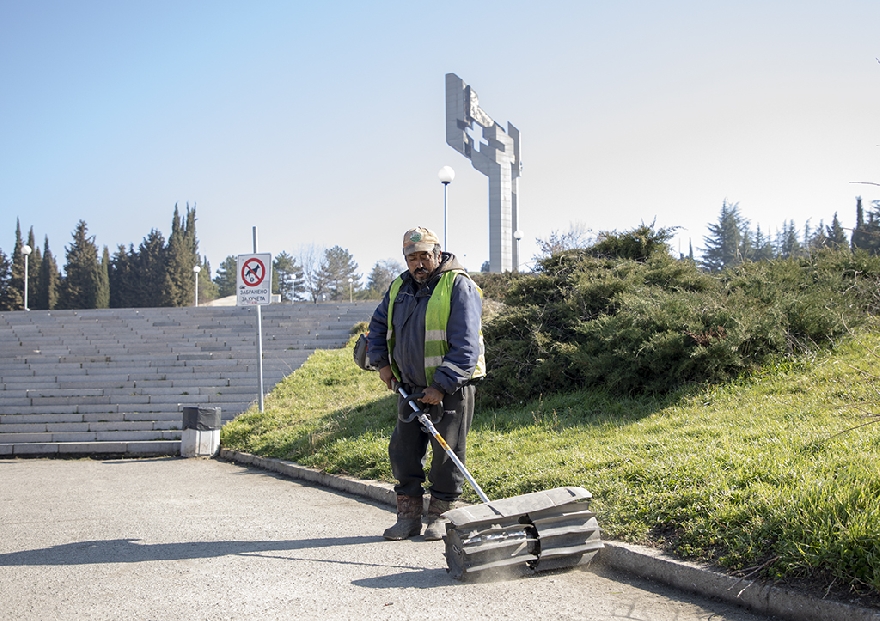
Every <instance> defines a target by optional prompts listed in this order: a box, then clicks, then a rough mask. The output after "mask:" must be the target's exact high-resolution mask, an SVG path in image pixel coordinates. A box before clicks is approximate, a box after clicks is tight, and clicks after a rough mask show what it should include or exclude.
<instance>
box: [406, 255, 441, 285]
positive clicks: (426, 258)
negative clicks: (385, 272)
mask: <svg viewBox="0 0 880 621" xmlns="http://www.w3.org/2000/svg"><path fill="white" fill-rule="evenodd" d="M438 265H440V261H439V257H435V256H434V253H433V252H413V253H412V254H408V255H406V268H407V269H408V270H409V273H410V274H412V277H413V278H414V279H415V281H416V282H417V283H419V284H420V285H423V284H425V283H426V282H428V278H430V277H431V274H433V273H434V270H436V269H437V266H438Z"/></svg>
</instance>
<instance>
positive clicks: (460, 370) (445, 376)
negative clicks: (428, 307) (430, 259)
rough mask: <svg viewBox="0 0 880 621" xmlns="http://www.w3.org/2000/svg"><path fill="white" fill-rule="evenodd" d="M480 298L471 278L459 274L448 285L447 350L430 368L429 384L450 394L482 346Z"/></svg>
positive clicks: (464, 378)
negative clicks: (449, 297)
mask: <svg viewBox="0 0 880 621" xmlns="http://www.w3.org/2000/svg"><path fill="white" fill-rule="evenodd" d="M482 314H483V299H482V298H481V297H480V292H479V290H478V289H477V286H476V285H475V284H474V282H473V281H472V280H471V279H470V278H468V277H467V276H462V275H459V276H457V277H456V278H455V282H454V283H453V287H452V299H451V304H450V309H449V321H448V322H447V323H446V341H447V342H448V343H449V351H448V352H447V353H446V355H445V356H444V357H443V362H442V363H441V364H440V366H439V367H437V370H436V371H435V372H434V382H433V384H432V385H433V386H434V387H435V388H440V389H441V390H443V392H445V393H447V394H452V393H454V392H455V391H456V390H458V389H459V388H461V387H462V386H464V385H465V384H467V383H468V381H470V379H471V377H472V376H473V374H474V369H476V367H477V360H478V359H479V357H480V348H481V346H482V342H481V338H480V329H481V327H482V323H481V322H482V319H481V318H482Z"/></svg>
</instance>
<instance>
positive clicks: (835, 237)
mask: <svg viewBox="0 0 880 621" xmlns="http://www.w3.org/2000/svg"><path fill="white" fill-rule="evenodd" d="M825 239H826V244H827V245H828V247H830V248H847V247H849V240H847V238H846V231H845V230H843V226H841V224H840V220H838V219H837V212H836V211H835V212H834V218H833V219H832V220H831V225H830V226H828V227H826V230H825Z"/></svg>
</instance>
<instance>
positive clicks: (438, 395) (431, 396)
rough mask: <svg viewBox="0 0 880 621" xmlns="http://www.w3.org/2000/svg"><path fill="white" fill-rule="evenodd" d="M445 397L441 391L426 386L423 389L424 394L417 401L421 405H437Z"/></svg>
mask: <svg viewBox="0 0 880 621" xmlns="http://www.w3.org/2000/svg"><path fill="white" fill-rule="evenodd" d="M445 396H446V393H444V392H443V391H442V390H437V389H436V388H434V387H433V386H428V387H427V388H425V394H423V395H422V396H421V398H420V399H419V401H421V402H422V403H427V404H428V405H437V404H438V403H440V402H441V401H443V397H445Z"/></svg>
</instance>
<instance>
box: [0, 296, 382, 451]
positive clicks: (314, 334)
mask: <svg viewBox="0 0 880 621" xmlns="http://www.w3.org/2000/svg"><path fill="white" fill-rule="evenodd" d="M375 305H376V303H375V302H374V303H355V304H353V305H347V304H333V305H331V304H326V305H325V304H319V305H313V304H297V305H273V306H268V307H264V308H263V309H262V316H263V322H262V325H263V331H262V347H263V361H262V370H263V387H264V390H266V391H267V392H268V391H270V390H271V389H272V387H273V386H274V385H275V383H277V382H278V381H280V380H281V379H282V378H283V377H284V376H285V375H287V374H289V373H291V372H292V371H294V370H296V369H297V368H298V367H299V366H300V365H301V364H302V363H303V362H304V361H305V359H306V358H307V357H308V355H309V354H310V353H311V352H312V351H314V350H315V349H318V348H327V347H338V346H341V345H344V344H345V343H346V342H347V341H348V339H349V330H350V328H351V326H352V325H354V324H355V323H357V322H358V321H366V320H368V319H369V317H370V315H371V314H372V312H373V310H374V309H375ZM255 331H256V309H254V308H253V307H242V308H238V307H218V308H212V307H200V308H185V309H115V310H88V311H51V312H45V311H31V312H28V313H22V312H0V455H11V454H47V455H51V454H88V453H93V454H101V453H104V454H110V453H120V454H126V453H130V454H174V452H173V451H175V450H179V443H178V444H175V442H176V439H174V440H170V441H169V442H170V444H169V443H168V442H166V441H164V440H161V439H155V440H144V436H143V434H144V433H152V434H160V436H161V434H168V433H172V432H177V433H179V432H178V431H177V430H179V428H180V427H181V426H182V408H183V407H185V406H188V405H192V406H217V407H220V408H221V413H222V420H223V421H228V420H231V419H232V418H234V417H235V416H236V415H238V414H239V413H241V412H243V411H244V410H246V409H247V408H248V407H250V406H251V405H252V404H254V403H255V402H256V401H257V398H258V390H259V389H258V377H257V373H258V365H257V362H256V360H255V356H256V334H255ZM14 434H18V435H14ZM35 434H36V435H35ZM63 434H80V435H63ZM97 434H101V435H100V436H99V435H97ZM120 434H122V435H120ZM125 434H129V435H128V436H125ZM131 434H134V435H131ZM138 434H140V435H138ZM123 437H128V440H129V441H123V440H122V439H121V438H123ZM10 438H13V439H15V442H10V441H9V440H10ZM99 438H100V439H99ZM26 440H27V441H26ZM163 442H164V444H163ZM165 451H171V452H170V453H166V452H165Z"/></svg>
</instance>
